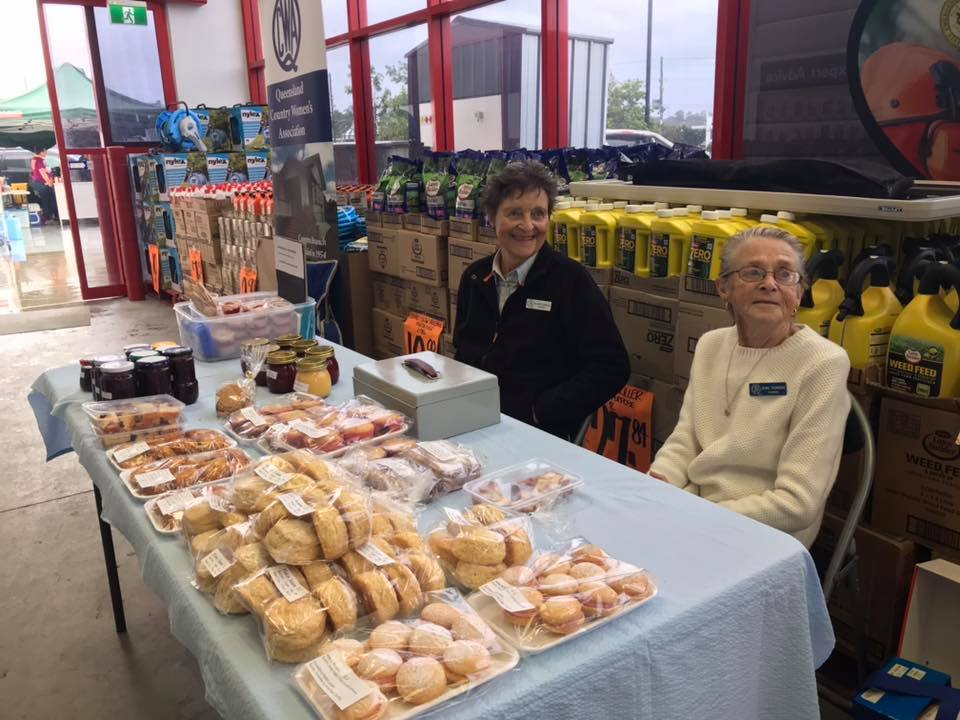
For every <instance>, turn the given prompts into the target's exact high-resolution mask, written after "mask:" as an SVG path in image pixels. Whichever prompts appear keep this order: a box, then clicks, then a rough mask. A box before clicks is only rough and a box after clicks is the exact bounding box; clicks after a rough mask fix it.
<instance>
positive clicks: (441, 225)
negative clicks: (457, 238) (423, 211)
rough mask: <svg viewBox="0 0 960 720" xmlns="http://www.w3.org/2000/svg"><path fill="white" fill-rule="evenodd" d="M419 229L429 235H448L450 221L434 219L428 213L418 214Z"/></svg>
mask: <svg viewBox="0 0 960 720" xmlns="http://www.w3.org/2000/svg"><path fill="white" fill-rule="evenodd" d="M420 231H421V232H425V233H430V234H431V235H449V234H450V221H449V220H435V219H434V218H432V217H430V216H429V215H420Z"/></svg>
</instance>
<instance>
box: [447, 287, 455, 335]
mask: <svg viewBox="0 0 960 720" xmlns="http://www.w3.org/2000/svg"><path fill="white" fill-rule="evenodd" d="M449 294H450V326H449V327H450V332H451V333H452V332H453V329H454V328H455V327H457V293H456V292H455V291H454V290H451V291H450V293H449Z"/></svg>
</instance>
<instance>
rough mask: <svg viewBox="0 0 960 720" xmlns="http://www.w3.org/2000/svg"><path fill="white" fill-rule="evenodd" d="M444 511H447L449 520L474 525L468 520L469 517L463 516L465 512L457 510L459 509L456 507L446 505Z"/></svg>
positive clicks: (459, 523)
mask: <svg viewBox="0 0 960 720" xmlns="http://www.w3.org/2000/svg"><path fill="white" fill-rule="evenodd" d="M443 512H445V513H446V515H447V519H448V520H450V521H452V522H454V523H456V524H457V525H473V523H472V522H470V521H469V520H467V519H466V518H465V517H464V516H463V513H462V512H460V511H459V510H457V509H455V508H448V507H445V508H444V509H443Z"/></svg>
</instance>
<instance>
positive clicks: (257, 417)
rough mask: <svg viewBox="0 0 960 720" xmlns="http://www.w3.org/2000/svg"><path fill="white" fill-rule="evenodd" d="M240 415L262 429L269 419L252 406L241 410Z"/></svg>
mask: <svg viewBox="0 0 960 720" xmlns="http://www.w3.org/2000/svg"><path fill="white" fill-rule="evenodd" d="M240 414H241V415H243V416H244V417H245V418H246V419H247V420H249V421H250V422H251V423H253V424H254V425H256V426H257V427H260V426H261V425H266V424H267V419H266V418H265V417H264V416H263V415H261V414H260V413H258V412H257V411H256V410H255V409H254V407H253V406H252V405H247V407H245V408H242V409H241V410H240Z"/></svg>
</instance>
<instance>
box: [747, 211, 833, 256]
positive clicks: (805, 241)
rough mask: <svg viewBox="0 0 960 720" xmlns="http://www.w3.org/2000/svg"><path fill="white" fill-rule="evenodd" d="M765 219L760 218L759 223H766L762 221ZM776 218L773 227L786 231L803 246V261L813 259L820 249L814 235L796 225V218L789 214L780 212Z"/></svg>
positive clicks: (802, 226) (805, 228)
mask: <svg viewBox="0 0 960 720" xmlns="http://www.w3.org/2000/svg"><path fill="white" fill-rule="evenodd" d="M765 217H767V216H766V215H764V216H761V218H760V220H761V222H766V221H765V220H764V218H765ZM776 217H777V221H776V223H775V225H776V226H777V227H778V228H780V229H781V230H786V231H787V232H788V233H790V234H791V235H793V236H794V237H795V238H796V239H797V240H799V241H800V244H801V245H803V257H804V259H805V260H809V259H810V258H811V257H813V254H814V253H815V252H816V251H817V250H819V249H820V246H819V244H818V243H817V236H816V235H814V234H813V232H812V231H811V230H810V229H809V228H807V227H805V226H804V225H801V224H800V223H798V222H797V218H796V216H795V215H794V214H793V213H791V212H786V211H785V210H781V211H780V212H778V213H777V215H776Z"/></svg>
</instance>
